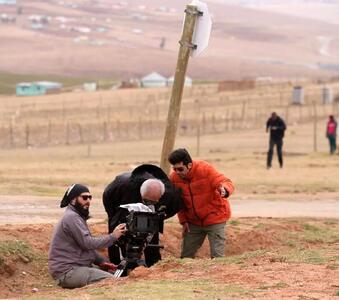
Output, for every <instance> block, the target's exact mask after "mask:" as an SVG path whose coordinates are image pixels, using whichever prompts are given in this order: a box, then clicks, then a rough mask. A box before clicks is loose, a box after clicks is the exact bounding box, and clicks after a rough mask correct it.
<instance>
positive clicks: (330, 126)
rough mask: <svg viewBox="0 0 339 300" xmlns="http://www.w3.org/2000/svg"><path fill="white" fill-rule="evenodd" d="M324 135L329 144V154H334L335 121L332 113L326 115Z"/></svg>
mask: <svg viewBox="0 0 339 300" xmlns="http://www.w3.org/2000/svg"><path fill="white" fill-rule="evenodd" d="M326 137H327V138H328V142H329V144H330V154H334V153H335V151H336V149H337V121H336V120H335V118H334V116H332V115H330V116H329V117H328V122H327V126H326Z"/></svg>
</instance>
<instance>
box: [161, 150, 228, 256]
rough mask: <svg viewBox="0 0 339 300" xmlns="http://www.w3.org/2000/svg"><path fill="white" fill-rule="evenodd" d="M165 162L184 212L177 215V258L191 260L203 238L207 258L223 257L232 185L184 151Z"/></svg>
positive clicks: (172, 155)
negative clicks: (179, 242)
mask: <svg viewBox="0 0 339 300" xmlns="http://www.w3.org/2000/svg"><path fill="white" fill-rule="evenodd" d="M168 160H169V162H170V164H171V165H172V168H173V172H172V173H171V175H170V180H171V182H172V183H173V185H174V186H175V187H176V188H179V189H181V191H182V198H183V200H184V208H183V209H182V210H181V211H180V212H179V213H178V217H179V222H180V224H181V225H182V236H183V241H182V248H181V258H184V257H190V258H194V257H195V254H196V252H197V251H198V249H199V248H200V247H201V245H202V244H203V242H204V240H205V238H206V235H207V236H208V240H209V244H210V251H211V258H214V257H222V256H224V253H225V240H226V238H225V225H226V221H227V220H228V219H229V218H230V216H231V209H230V204H229V202H228V197H229V196H230V195H231V194H232V193H233V191H234V185H233V183H232V181H231V180H230V179H229V178H227V177H226V176H225V175H223V174H221V173H219V172H218V171H217V170H216V169H215V168H214V167H213V166H212V165H210V164H209V163H207V162H205V161H202V160H192V158H191V156H190V154H189V153H188V151H187V150H186V149H184V148H180V149H177V150H174V151H173V152H172V153H171V154H170V155H169V157H168Z"/></svg>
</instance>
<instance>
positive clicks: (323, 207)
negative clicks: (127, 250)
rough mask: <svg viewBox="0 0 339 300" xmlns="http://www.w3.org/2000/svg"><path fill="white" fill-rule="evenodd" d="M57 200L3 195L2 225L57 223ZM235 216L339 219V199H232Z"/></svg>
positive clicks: (98, 211)
mask: <svg viewBox="0 0 339 300" xmlns="http://www.w3.org/2000/svg"><path fill="white" fill-rule="evenodd" d="M59 202H60V200H59V199H57V198H53V197H36V196H5V195H1V196H0V224H20V223H22V224H32V223H55V222H56V221H57V220H58V219H59V217H60V216H61V214H62V212H63V209H61V208H59ZM231 205H232V212H233V217H234V218H238V217H273V218H279V217H322V218H339V200H334V199H324V200H299V201H292V200H279V201H278V200H275V201H269V200H238V199H232V201H231ZM91 213H92V215H93V217H94V218H93V220H103V219H105V218H106V213H105V210H104V208H103V206H102V202H101V200H99V199H94V201H93V202H92V206H91Z"/></svg>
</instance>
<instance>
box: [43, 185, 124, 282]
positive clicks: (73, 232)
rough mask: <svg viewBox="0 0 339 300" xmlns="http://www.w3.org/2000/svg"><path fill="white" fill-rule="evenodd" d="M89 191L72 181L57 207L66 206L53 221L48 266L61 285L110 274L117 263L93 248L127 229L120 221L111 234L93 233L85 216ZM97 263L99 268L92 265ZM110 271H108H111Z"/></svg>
mask: <svg viewBox="0 0 339 300" xmlns="http://www.w3.org/2000/svg"><path fill="white" fill-rule="evenodd" d="M91 200H92V195H91V194H90V192H89V190H88V188H87V187H86V186H84V185H81V184H73V185H71V186H70V187H69V188H68V189H67V191H66V193H65V195H64V197H63V199H62V201H61V203H60V207H67V208H66V210H65V213H64V215H63V217H62V219H61V220H60V221H59V223H58V224H57V225H56V227H55V229H54V233H53V237H52V242H51V245H50V249H49V254H48V268H49V272H50V274H51V276H52V277H53V278H54V279H55V280H56V282H57V284H58V285H60V286H61V287H63V288H78V287H83V286H85V285H88V284H91V283H93V282H97V281H100V280H102V279H105V278H113V277H114V276H113V274H112V273H113V272H114V271H115V269H116V266H115V265H114V264H112V263H110V262H108V261H106V260H105V258H104V257H102V256H101V255H100V254H99V253H98V252H96V251H95V249H100V248H106V247H110V246H112V245H113V243H115V242H117V240H118V239H119V238H120V237H121V236H122V235H124V233H125V232H126V225H125V224H119V225H118V226H117V227H116V228H115V229H114V230H112V233H111V234H108V235H104V236H99V237H93V236H92V235H91V233H90V231H89V228H88V225H87V220H88V218H89V207H90V204H91ZM93 264H94V265H97V266H98V267H99V268H100V269H99V268H96V267H93ZM110 272H111V273H110Z"/></svg>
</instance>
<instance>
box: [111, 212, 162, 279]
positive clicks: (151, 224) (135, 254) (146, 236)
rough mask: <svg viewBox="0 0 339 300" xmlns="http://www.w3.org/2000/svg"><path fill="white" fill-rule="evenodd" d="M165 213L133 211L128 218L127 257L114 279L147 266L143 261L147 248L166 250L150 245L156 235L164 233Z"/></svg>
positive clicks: (125, 241) (125, 242)
mask: <svg viewBox="0 0 339 300" xmlns="http://www.w3.org/2000/svg"><path fill="white" fill-rule="evenodd" d="M164 215H165V212H164V211H161V210H160V211H158V212H140V211H131V212H130V213H129V214H128V215H127V217H126V220H127V222H126V228H127V232H126V234H125V236H124V244H125V247H126V255H125V257H124V258H123V259H122V261H121V262H120V264H119V265H118V267H117V270H116V271H115V273H114V277H116V278H118V277H120V276H121V275H122V274H123V272H124V271H126V274H127V275H128V274H129V272H130V271H131V270H133V269H134V268H136V267H138V266H146V264H145V261H144V260H143V259H142V255H143V252H144V250H145V248H146V247H156V248H164V247H163V246H161V245H159V244H150V241H151V240H152V238H153V235H154V234H157V233H159V231H160V232H161V231H162V228H163V222H164Z"/></svg>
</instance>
